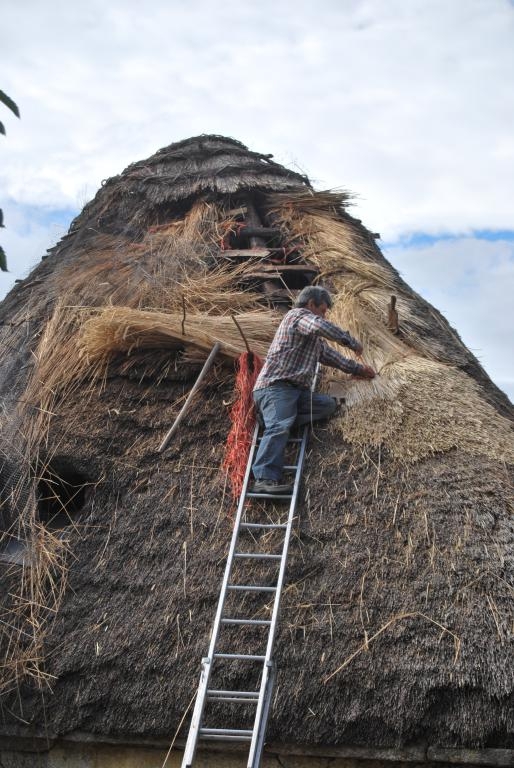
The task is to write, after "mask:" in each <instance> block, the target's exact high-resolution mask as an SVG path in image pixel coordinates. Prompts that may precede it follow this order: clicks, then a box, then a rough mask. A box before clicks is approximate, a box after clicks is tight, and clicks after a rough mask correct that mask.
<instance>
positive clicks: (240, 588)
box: [182, 384, 315, 768]
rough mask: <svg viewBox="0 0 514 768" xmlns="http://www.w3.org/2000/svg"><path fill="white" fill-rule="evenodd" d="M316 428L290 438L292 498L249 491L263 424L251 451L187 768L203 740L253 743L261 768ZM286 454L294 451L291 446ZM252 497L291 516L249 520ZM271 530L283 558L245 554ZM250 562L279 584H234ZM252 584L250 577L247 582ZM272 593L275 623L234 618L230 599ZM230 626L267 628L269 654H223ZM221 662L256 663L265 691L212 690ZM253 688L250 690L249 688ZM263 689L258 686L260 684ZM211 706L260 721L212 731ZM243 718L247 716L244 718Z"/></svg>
mask: <svg viewBox="0 0 514 768" xmlns="http://www.w3.org/2000/svg"><path fill="white" fill-rule="evenodd" d="M314 386H315V384H314V385H313V389H314ZM309 427H310V424H306V425H305V426H304V427H302V428H301V429H300V433H301V437H293V438H291V437H290V439H289V441H288V444H287V445H288V446H289V450H290V449H291V447H293V448H294V449H295V453H296V456H295V458H294V459H293V462H292V464H289V465H287V464H286V466H285V467H284V469H287V470H294V483H293V490H292V493H291V494H288V495H271V494H263V493H253V492H251V491H249V490H248V485H249V482H250V474H251V467H252V464H253V459H254V455H255V450H256V447H257V445H258V443H259V425H258V424H257V425H256V427H255V431H254V435H253V440H252V445H251V449H250V455H249V457H248V464H247V467H246V473H245V478H244V481H243V488H242V491H241V496H240V498H239V504H238V508H237V513H236V517H235V521H234V530H233V534H232V540H231V543H230V549H229V553H228V558H227V564H226V567H225V574H224V577H223V582H222V586H221V591H220V596H219V601H218V608H217V611H216V617H215V619H214V625H213V629H212V634H211V640H210V646H209V652H208V656H207V657H205V658H204V659H202V671H201V675H200V683H199V686H198V693H197V696H196V703H195V707H194V710H193V716H192V719H191V725H190V729H189V735H188V738H187V742H186V747H185V751H184V757H183V760H182V768H191V766H192V765H193V761H194V758H195V753H196V747H197V744H198V741H199V740H200V739H201V740H204V739H205V740H217V741H228V742H250V751H249V756H248V763H247V765H248V768H259V766H260V764H261V757H262V751H263V748H264V740H265V736H266V726H267V720H268V715H269V711H270V708H271V700H272V695H273V683H274V678H275V666H274V662H273V642H274V639H275V633H276V628H277V621H278V615H279V608H280V598H281V593H282V587H283V584H284V577H285V570H286V564H287V554H288V550H289V541H290V538H291V530H292V525H293V520H294V517H295V510H296V506H297V501H298V495H299V488H300V481H301V476H302V470H303V464H304V460H305V453H306V448H307V441H308V438H309ZM286 450H288V448H287V447H286ZM249 499H256V500H258V499H263V500H270V501H277V502H286V501H288V502H289V510H288V512H287V519H285V516H284V519H285V522H280V523H276V522H274V523H269V522H266V523H262V522H260V521H257V522H248V520H247V517H248V515H249V514H251V513H252V512H253V513H254V514H255V510H254V504H250V505H248V500H249ZM271 531H276V532H277V533H279V532H282V533H283V538H282V543H281V552H280V553H279V554H268V553H255V552H248V551H245V549H244V546H243V545H242V544H241V541H240V540H241V538H242V537H243V534H244V533H250V534H257V533H259V532H261V534H267V533H270V532H271ZM245 560H246V561H248V563H252V562H253V563H256V562H257V563H258V562H259V561H260V562H261V564H262V563H263V562H267V563H268V564H270V565H272V564H275V567H276V566H277V565H278V566H279V571H278V575H277V576H276V577H275V581H274V583H273V584H272V585H269V584H267V585H263V584H255V583H245V584H239V583H234V582H235V581H237V577H234V570H237V568H236V569H234V564H235V563H237V562H238V561H245ZM244 580H245V581H248V579H244ZM259 592H262V593H267V594H268V596H270V597H271V598H272V601H273V608H272V613H271V617H270V619H269V620H264V619H254V618H249V617H248V618H246V617H241V618H235V617H232V616H228V615H226V613H225V608H226V604H227V596H228V595H230V594H231V593H232V594H233V593H259ZM225 625H232V626H234V625H235V626H241V627H243V626H252V627H262V629H263V631H266V630H267V644H266V651H265V654H262V655H261V654H243V653H237V652H230V653H228V652H226V649H225V648H224V646H223V645H222V651H220V650H219V647H218V646H219V643H220V638H219V635H220V629H221V628H222V627H223V626H225ZM221 660H228V661H231V662H237V661H241V662H246V663H248V664H251V665H256V666H257V668H258V671H259V672H260V686H259V690H251V691H243V690H220V689H215V688H211V687H209V682H210V680H211V674H212V672H213V667H215V665H216V664H217V663H220V662H221ZM247 687H248V686H247ZM256 687H257V686H256ZM209 702H223V703H227V702H230V703H232V704H237V705H251V706H254V707H255V717H254V718H253V727H252V728H247V729H244V728H210V727H205V725H204V722H203V721H204V714H205V712H204V710H205V706H206V704H208V703H209ZM241 719H243V717H242V715H241V716H240V717H239V720H241Z"/></svg>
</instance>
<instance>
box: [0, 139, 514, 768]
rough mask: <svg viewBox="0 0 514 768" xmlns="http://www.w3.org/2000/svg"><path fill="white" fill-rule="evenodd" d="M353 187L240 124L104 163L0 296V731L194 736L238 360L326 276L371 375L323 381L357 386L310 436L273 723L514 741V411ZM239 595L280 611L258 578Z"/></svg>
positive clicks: (384, 737)
mask: <svg viewBox="0 0 514 768" xmlns="http://www.w3.org/2000/svg"><path fill="white" fill-rule="evenodd" d="M350 201H351V196H350V195H349V193H347V192H343V191H322V192H315V191H314V190H313V189H312V187H311V186H310V183H309V181H308V180H307V179H306V178H304V177H303V176H301V175H299V174H296V173H294V172H292V171H290V170H288V169H286V168H283V167H282V166H280V165H278V164H277V163H275V162H273V160H272V158H271V157H270V156H269V155H261V154H258V153H255V152H251V151H249V150H248V149H247V148H246V147H244V146H243V145H242V144H240V143H239V142H237V141H235V140H233V139H227V138H224V137H220V136H200V137H195V138H193V139H189V140H186V141H183V142H178V143H175V144H172V145H170V146H169V147H166V148H165V149H163V150H161V151H160V152H157V153H156V154H155V155H154V156H153V157H151V158H149V159H147V160H144V161H141V162H137V163H134V164H133V165H131V166H130V167H129V168H128V169H126V171H124V172H123V173H122V174H120V175H119V176H116V177H115V178H113V179H109V180H107V181H106V182H105V184H104V185H103V186H102V188H101V189H100V191H99V192H98V194H97V195H96V197H95V198H94V199H93V200H92V201H91V202H90V203H89V204H88V205H86V207H85V208H84V210H83V211H82V213H81V214H80V215H79V216H78V217H77V218H76V219H75V221H74V222H73V223H72V226H71V228H70V231H69V233H68V234H67V235H66V236H65V237H64V238H63V239H62V240H61V242H60V243H58V244H57V245H56V246H55V247H54V248H53V249H51V251H50V252H49V254H48V256H47V257H46V258H45V259H44V260H43V261H42V263H41V264H40V265H39V266H38V267H37V268H36V269H35V270H34V271H33V273H32V274H31V275H30V276H29V277H28V278H27V280H25V281H23V282H21V283H20V284H19V285H18V286H17V287H16V288H15V289H14V290H13V291H12V292H11V293H10V294H9V296H8V297H7V298H6V299H5V300H4V302H3V303H2V304H1V306H0V352H1V354H0V371H1V376H0V396H1V398H2V409H1V434H0V455H1V461H0V481H1V483H0V521H1V525H2V529H1V530H0V586H1V592H0V593H1V594H2V596H3V597H2V605H1V622H0V706H1V707H2V717H3V725H2V726H0V745H1V738H2V729H3V730H4V732H5V733H7V732H9V734H11V735H12V734H13V733H15V734H16V735H18V736H23V737H26V736H27V735H30V736H31V738H32V737H33V736H34V735H38V734H39V735H43V736H44V738H45V739H50V740H51V739H53V738H59V737H61V736H63V735H64V734H67V733H69V732H70V731H73V732H75V733H87V734H88V738H99V739H104V740H106V741H109V740H110V739H113V738H121V739H125V740H129V741H130V742H131V743H137V742H138V741H141V742H143V741H145V740H146V741H147V740H148V739H151V740H152V743H154V742H155V741H157V742H158V741H159V740H160V739H164V740H166V739H168V738H169V735H170V733H174V732H175V731H176V730H177V729H179V736H180V737H181V736H183V735H184V728H183V726H181V728H182V730H180V728H179V726H180V724H181V722H182V720H183V715H184V712H185V710H186V709H187V706H188V703H189V702H190V700H191V697H192V695H193V693H194V690H195V688H196V685H197V682H198V671H199V664H200V659H201V658H202V656H203V655H204V654H205V651H206V649H207V647H208V637H209V633H210V629H211V620H212V617H213V614H214V610H215V606H216V601H217V597H218V592H219V584H220V579H221V572H222V567H223V563H224V558H225V557H226V550H227V546H228V539H229V536H230V526H231V522H230V520H231V515H232V512H233V500H232V499H231V494H230V484H229V479H228V478H227V476H226V473H225V471H224V470H223V466H222V465H223V461H224V457H225V451H226V444H227V438H228V436H229V431H230V414H231V413H232V418H233V420H234V422H235V427H236V428H237V429H235V430H233V435H232V436H231V437H230V438H228V439H229V449H230V450H229V454H230V462H228V463H227V466H228V465H230V479H231V480H232V482H236V481H240V478H241V476H242V472H241V470H243V469H244V466H243V465H244V459H240V454H242V453H243V449H242V448H240V446H243V447H245V446H246V447H247V444H248V440H249V433H250V431H251V429H250V427H251V424H252V423H253V421H252V418H253V415H252V413H251V400H250V397H249V392H250V389H251V384H249V381H250V379H249V377H248V376H246V375H245V377H243V378H244V380H238V386H239V389H240V391H241V392H242V393H243V395H244V405H245V407H244V408H242V407H239V408H238V403H237V401H236V397H235V395H234V390H233V387H234V380H235V367H236V366H235V365H234V363H235V361H236V360H237V359H238V358H239V356H240V355H241V353H243V352H245V350H247V345H248V346H249V348H250V349H251V351H252V352H254V353H256V354H257V355H259V356H260V357H264V356H265V354H266V351H267V348H268V345H269V343H270V341H271V339H272V338H273V334H274V332H275V329H276V327H277V325H278V323H279V322H280V318H281V316H282V313H283V311H284V309H285V305H286V303H287V302H288V301H292V300H293V299H294V296H295V295H296V293H297V291H298V290H300V289H301V288H302V287H303V286H304V285H305V284H308V283H309V282H312V281H316V282H321V283H322V284H323V285H326V286H327V287H328V288H329V289H330V290H331V292H332V294H333V297H334V306H333V308H332V312H331V315H330V319H332V320H333V321H334V322H335V323H337V324H338V325H340V326H342V327H344V328H347V329H348V330H349V331H350V332H351V333H352V335H354V336H356V337H357V338H359V339H360V340H361V341H362V342H363V346H364V359H365V361H366V362H367V363H369V364H370V365H373V367H374V368H375V369H377V370H378V371H379V374H380V375H379V376H378V377H377V378H376V379H374V380H373V381H371V382H370V381H366V382H365V381H358V380H352V379H351V378H350V377H348V376H346V375H344V374H340V375H339V374H338V373H337V372H334V371H331V374H330V376H325V377H324V378H323V380H322V386H323V388H324V389H328V390H329V391H332V392H334V393H335V394H337V395H338V396H339V397H341V398H342V399H343V400H344V402H343V404H342V407H341V409H340V411H339V413H338V415H337V417H336V418H335V419H334V420H333V421H332V422H331V423H330V424H329V425H328V426H325V425H320V426H317V427H316V429H315V430H313V435H312V439H311V442H310V446H309V454H308V458H307V463H306V470H305V475H304V479H303V488H302V492H301V501H300V505H299V508H298V519H297V521H296V523H295V526H296V527H295V536H294V541H293V545H292V547H291V554H290V559H289V565H288V585H287V588H286V590H285V595H284V602H283V610H282V622H281V625H280V628H279V632H278V635H277V644H276V658H277V664H278V668H279V679H278V685H277V688H276V696H275V698H274V703H273V708H272V712H271V725H270V731H269V740H270V741H271V742H278V743H280V744H282V748H283V749H286V747H285V746H284V745H285V744H296V745H297V746H298V745H299V746H298V749H299V750H300V751H302V750H303V751H307V752H308V750H309V749H311V748H312V749H314V748H316V749H318V750H323V749H326V750H327V754H328V753H330V754H335V752H334V750H337V749H342V748H343V747H345V748H352V749H353V748H354V747H359V749H361V750H369V748H370V747H371V746H375V747H378V748H380V750H381V751H380V754H381V755H384V754H393V752H390V753H386V752H384V749H387V750H393V751H394V749H396V748H398V747H404V746H405V745H409V748H415V749H418V750H420V751H421V752H420V754H422V755H425V754H426V753H427V749H428V748H432V747H437V748H455V749H458V750H461V751H459V753H458V754H457V757H454V759H455V760H457V759H458V761H459V762H461V763H464V762H466V760H467V759H468V758H469V754H470V753H469V750H470V749H482V748H485V747H487V748H497V749H500V748H501V749H503V750H505V754H507V752H508V754H509V755H510V756H511V757H512V749H513V748H514V719H513V717H514V715H513V712H514V710H513V707H512V701H513V697H514V677H513V671H512V670H513V667H512V648H511V646H512V640H513V629H514V608H513V606H514V603H513V600H512V597H513V595H514V559H513V558H514V556H513V553H514V528H513V525H512V505H511V499H512V492H511V488H512V470H513V466H514V439H513V434H512V421H513V415H514V412H513V408H512V405H511V404H510V402H509V401H508V399H507V398H506V397H505V395H504V394H503V393H502V392H500V390H498V388H497V387H495V385H494V384H493V383H492V382H491V381H490V379H489V377H488V376H487V374H486V373H485V371H484V370H483V369H482V368H481V366H480V364H479V362H478V361H477V360H476V358H475V357H474V356H473V355H472V354H471V352H470V351H469V350H468V349H467V348H466V347H465V346H464V344H463V343H462V341H461V340H460V338H459V336H458V334H457V333H456V331H455V330H453V329H452V328H451V327H450V326H449V324H448V323H447V321H446V320H445V319H444V318H443V317H442V315H441V314H440V313H439V312H438V311H437V310H436V309H435V308H433V307H432V306H430V305H429V304H428V303H427V302H426V301H425V300H424V299H423V298H422V297H420V296H419V295H417V294H416V293H415V292H414V291H412V289H411V288H410V287H409V286H408V285H407V284H406V283H405V282H404V281H403V280H402V279H401V277H400V276H399V275H398V273H397V272H396V270H395V269H394V268H393V267H392V266H391V265H390V264H389V263H388V262H387V261H386V260H385V259H384V257H383V255H382V254H381V252H380V250H379V248H378V246H377V243H376V240H375V237H374V236H373V235H372V234H371V233H370V232H368V231H367V230H366V229H365V227H364V226H363V225H362V224H361V222H360V221H358V220H356V219H355V218H353V217H352V216H350V214H349V213H348V211H347V206H348V204H349V202H350ZM245 231H246V234H245ZM393 299H394V300H393ZM392 308H394V313H395V314H394V317H393V320H391V317H392ZM215 343H220V344H221V354H220V355H219V358H217V363H216V365H214V366H213V367H212V369H211V370H210V371H209V373H208V374H207V376H206V377H205V379H203V380H202V384H201V386H200V388H199V391H196V390H195V393H194V399H192V405H191V408H190V409H189V411H188V412H187V414H186V416H185V418H184V420H183V421H182V422H181V425H180V427H179V428H178V429H177V430H176V432H175V434H174V435H173V439H172V440H171V441H170V444H169V445H168V446H167V448H166V449H165V450H163V451H162V452H159V450H158V449H159V446H160V445H161V444H162V440H163V437H164V435H166V434H167V432H168V430H169V427H170V426H171V424H173V423H174V421H175V419H176V417H177V414H178V413H179V412H180V411H181V409H182V406H183V404H184V402H185V401H186V400H187V399H188V398H189V397H190V395H191V389H192V386H193V383H194V381H195V378H196V376H197V375H198V371H199V369H200V367H201V366H202V364H203V362H204V361H205V359H206V358H207V356H208V354H209V352H210V351H211V349H212V348H213V346H214V344H215ZM346 354H348V355H351V354H352V353H351V352H349V351H346ZM240 405H241V404H240ZM234 435H236V436H235V437H234ZM245 449H246V448H245ZM239 464H240V465H241V466H239ZM262 512H263V513H264V514H265V515H266V516H267V519H268V518H269V521H270V522H278V521H279V518H280V509H278V508H275V507H273V506H272V505H264V506H263V507H262ZM275 534H276V531H273V530H271V531H270V532H268V533H267V534H266V536H265V537H264V538H263V539H262V540H259V542H257V540H256V541H255V542H254V543H255V545H256V546H257V544H258V546H259V547H261V548H262V551H263V552H265V553H273V552H275V551H276V547H277V540H276V538H273V537H274V536H275ZM242 575H243V576H244V573H243V574H242ZM260 575H261V577H262V579H263V581H262V583H265V581H264V579H265V578H266V572H265V570H264V567H263V570H262V573H261V574H260ZM242 583H244V582H242ZM246 583H248V582H246ZM232 607H233V608H234V611H235V613H234V615H241V616H253V617H255V618H268V617H269V612H270V605H269V604H268V603H263V602H262V600H261V601H260V602H259V597H258V595H243V596H241V595H235V596H234V604H233V606H232ZM256 632H257V630H255V629H253V628H251V627H250V628H247V629H245V630H244V631H243V632H242V635H241V649H240V650H241V652H242V653H245V652H246V653H256V652H258V648H257V646H258V643H259V642H260V640H259V636H258V635H257V634H256ZM223 675H224V683H223V684H224V687H225V688H226V689H227V690H232V689H237V688H239V689H241V690H252V689H253V688H252V687H250V686H253V685H254V684H257V681H255V680H253V679H250V677H249V673H248V669H247V667H244V665H242V664H241V665H234V666H233V667H231V668H227V669H226V670H224V671H223ZM163 681H165V682H164V683H163ZM141 691H144V695H141ZM292 702H293V704H294V706H291V703H292ZM391 702H394V707H392V706H391ZM220 725H225V726H227V727H232V726H233V723H232V722H230V718H229V715H228V714H226V715H225V720H222V722H221V723H220ZM92 734H94V735H95V736H94V737H93V736H92ZM330 750H332V752H331V751H330ZM509 750H510V751H509ZM359 754H360V753H359ZM395 754H396V753H395ZM402 754H403V753H402ZM466 755H467V756H468V757H466ZM384 759H385V758H384ZM420 759H421V758H420ZM475 761H478V758H476V760H475Z"/></svg>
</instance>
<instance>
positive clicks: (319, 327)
mask: <svg viewBox="0 0 514 768" xmlns="http://www.w3.org/2000/svg"><path fill="white" fill-rule="evenodd" d="M295 328H296V330H297V331H298V332H299V333H301V334H302V335H303V336H312V335H314V336H323V337H324V338H325V339H330V341H335V342H337V343H338V344H342V345H343V346H345V347H350V349H353V351H354V352H356V353H357V354H360V353H361V352H362V344H360V342H358V341H357V339H354V338H353V336H351V335H350V334H349V333H348V331H343V329H342V328H339V326H338V325H335V324H334V323H331V322H330V321H329V320H324V319H323V318H322V317H318V316H317V315H314V314H313V313H312V312H308V313H307V312H306V313H305V314H304V315H302V316H301V317H300V318H299V319H298V322H297V323H296V324H295ZM341 358H342V359H343V360H344V359H345V358H343V357H342V355H341ZM327 365H330V363H327Z"/></svg>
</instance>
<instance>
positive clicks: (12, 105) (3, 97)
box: [0, 91, 20, 117]
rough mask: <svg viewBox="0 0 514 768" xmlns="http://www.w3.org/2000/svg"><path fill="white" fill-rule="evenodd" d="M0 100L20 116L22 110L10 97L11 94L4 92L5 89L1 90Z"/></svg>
mask: <svg viewBox="0 0 514 768" xmlns="http://www.w3.org/2000/svg"><path fill="white" fill-rule="evenodd" d="M0 101H1V102H2V103H3V104H5V106H6V107H8V108H9V109H10V110H11V112H13V113H14V114H15V115H16V117H19V116H20V110H19V109H18V105H17V104H15V103H14V101H13V100H12V99H10V98H9V96H8V95H7V94H6V93H4V92H3V91H0Z"/></svg>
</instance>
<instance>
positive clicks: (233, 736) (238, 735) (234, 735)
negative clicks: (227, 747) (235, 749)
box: [198, 728, 253, 741]
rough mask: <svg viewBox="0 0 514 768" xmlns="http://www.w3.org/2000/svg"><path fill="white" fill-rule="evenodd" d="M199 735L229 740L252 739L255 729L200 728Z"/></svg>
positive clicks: (205, 737) (206, 737)
mask: <svg viewBox="0 0 514 768" xmlns="http://www.w3.org/2000/svg"><path fill="white" fill-rule="evenodd" d="M198 733H199V735H200V736H201V737H203V738H204V739H225V740H227V741H235V740H241V741H250V740H251V738H252V735H253V731H244V730H242V729H236V728H234V729H230V728H200V730H199V732H198Z"/></svg>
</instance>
